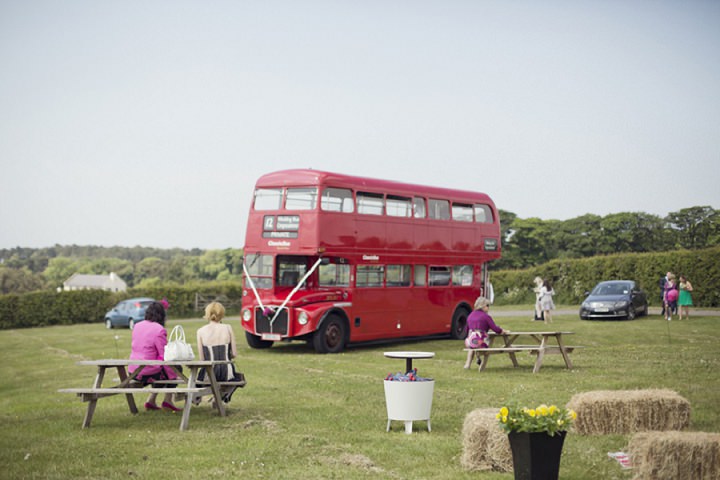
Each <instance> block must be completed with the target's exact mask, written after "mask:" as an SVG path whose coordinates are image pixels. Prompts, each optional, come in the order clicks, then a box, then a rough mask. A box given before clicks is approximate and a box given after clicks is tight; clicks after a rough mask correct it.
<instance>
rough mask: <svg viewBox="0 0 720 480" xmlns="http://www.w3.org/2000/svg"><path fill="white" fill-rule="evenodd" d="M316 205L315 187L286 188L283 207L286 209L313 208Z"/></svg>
mask: <svg viewBox="0 0 720 480" xmlns="http://www.w3.org/2000/svg"><path fill="white" fill-rule="evenodd" d="M316 206H317V188H315V187H307V188H288V189H287V197H286V198H285V208H286V209H288V210H315V207H316Z"/></svg>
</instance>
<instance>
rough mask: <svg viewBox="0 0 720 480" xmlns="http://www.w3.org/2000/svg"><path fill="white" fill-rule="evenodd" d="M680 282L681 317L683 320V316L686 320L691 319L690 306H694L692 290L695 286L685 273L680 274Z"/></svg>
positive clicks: (679, 304)
mask: <svg viewBox="0 0 720 480" xmlns="http://www.w3.org/2000/svg"><path fill="white" fill-rule="evenodd" d="M679 280H680V283H679V284H678V286H679V287H680V295H679V296H678V307H679V308H680V310H679V319H680V320H682V319H683V316H685V320H690V307H692V304H693V303H692V293H690V292H692V291H693V287H692V284H691V283H690V281H689V280H688V279H687V277H686V276H685V275H680V279H679Z"/></svg>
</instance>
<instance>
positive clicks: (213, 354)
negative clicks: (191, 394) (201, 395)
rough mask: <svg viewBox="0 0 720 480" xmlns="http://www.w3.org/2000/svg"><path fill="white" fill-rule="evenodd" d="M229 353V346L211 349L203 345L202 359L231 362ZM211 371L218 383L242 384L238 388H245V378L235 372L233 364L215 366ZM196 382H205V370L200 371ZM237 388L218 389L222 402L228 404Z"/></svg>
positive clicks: (224, 386)
mask: <svg viewBox="0 0 720 480" xmlns="http://www.w3.org/2000/svg"><path fill="white" fill-rule="evenodd" d="M230 352H231V350H230V344H225V345H213V346H212V347H207V346H205V345H203V358H204V359H205V360H232V358H230V357H231V355H230ZM213 371H214V372H215V378H216V379H217V381H218V382H242V385H239V386H245V385H244V381H245V376H244V375H243V374H241V373H237V372H236V371H235V365H234V364H233V363H224V364H222V365H215V366H214V367H213ZM198 381H199V382H205V381H207V380H205V370H201V371H200V374H199V375H198ZM237 388H238V387H237V386H235V385H223V386H222V387H220V393H221V394H222V400H223V402H225V403H228V402H229V401H230V399H231V398H232V395H233V393H235V390H237Z"/></svg>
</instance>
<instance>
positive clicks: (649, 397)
mask: <svg viewBox="0 0 720 480" xmlns="http://www.w3.org/2000/svg"><path fill="white" fill-rule="evenodd" d="M567 407H568V408H572V409H573V410H575V412H577V420H576V421H575V423H574V431H575V432H577V433H579V434H581V435H605V434H629V433H636V432H646V431H651V430H657V431H664V430H682V429H683V428H685V427H687V426H688V425H689V423H690V402H688V401H687V400H686V399H684V398H683V397H681V396H680V395H678V394H677V392H674V391H672V390H664V389H650V390H597V391H592V392H584V393H578V394H576V395H574V396H573V397H572V398H571V399H570V402H568V404H567Z"/></svg>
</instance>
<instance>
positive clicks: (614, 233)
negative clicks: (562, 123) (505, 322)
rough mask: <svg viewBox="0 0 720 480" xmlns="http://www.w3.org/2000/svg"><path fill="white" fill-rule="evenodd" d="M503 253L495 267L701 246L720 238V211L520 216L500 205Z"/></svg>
mask: <svg viewBox="0 0 720 480" xmlns="http://www.w3.org/2000/svg"><path fill="white" fill-rule="evenodd" d="M500 225H501V228H502V236H503V238H502V250H503V251H502V258H500V259H498V260H495V261H494V262H493V264H492V267H491V268H492V269H493V270H505V269H522V268H528V267H532V266H536V265H540V264H543V263H546V262H549V261H551V260H555V259H569V258H586V257H593V256H597V255H609V254H614V253H649V252H666V251H672V250H681V249H687V250H698V249H701V248H708V247H713V246H716V245H718V244H720V212H719V211H718V210H715V209H714V208H712V207H709V206H698V207H690V208H683V209H681V210H678V211H677V212H671V213H669V214H668V215H667V216H665V217H660V216H657V215H651V214H648V213H642V212H623V213H613V214H609V215H606V216H604V217H601V216H599V215H593V214H586V215H582V216H579V217H576V218H571V219H569V220H563V221H560V220H541V219H539V218H525V219H523V218H518V217H517V216H516V215H515V214H514V213H512V212H506V211H504V210H500Z"/></svg>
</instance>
